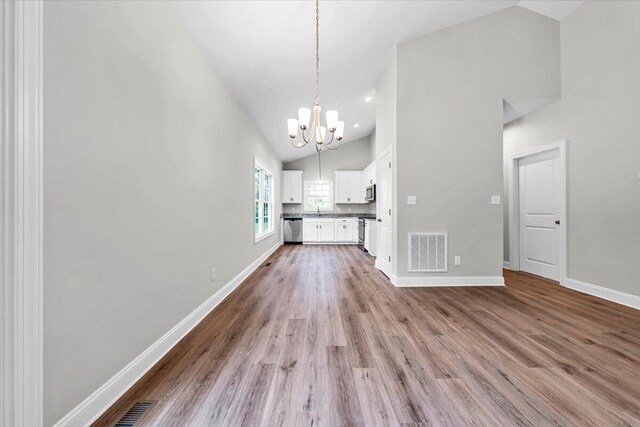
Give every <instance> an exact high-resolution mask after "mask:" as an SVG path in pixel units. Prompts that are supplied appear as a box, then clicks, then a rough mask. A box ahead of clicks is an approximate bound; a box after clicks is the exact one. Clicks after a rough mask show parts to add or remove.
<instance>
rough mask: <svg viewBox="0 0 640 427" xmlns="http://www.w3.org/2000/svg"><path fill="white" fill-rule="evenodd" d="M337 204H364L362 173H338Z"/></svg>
mask: <svg viewBox="0 0 640 427" xmlns="http://www.w3.org/2000/svg"><path fill="white" fill-rule="evenodd" d="M335 174H336V181H335V203H336V204H339V203H354V204H355V203H364V197H363V195H362V171H336V172H335Z"/></svg>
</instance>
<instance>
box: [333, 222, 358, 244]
mask: <svg viewBox="0 0 640 427" xmlns="http://www.w3.org/2000/svg"><path fill="white" fill-rule="evenodd" d="M336 242H341V243H357V242H358V219H357V218H337V219H336Z"/></svg>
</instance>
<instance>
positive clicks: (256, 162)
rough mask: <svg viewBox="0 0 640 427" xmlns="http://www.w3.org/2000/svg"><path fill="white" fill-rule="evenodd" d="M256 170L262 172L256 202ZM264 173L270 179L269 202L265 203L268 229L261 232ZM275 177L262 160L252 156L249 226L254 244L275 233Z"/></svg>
mask: <svg viewBox="0 0 640 427" xmlns="http://www.w3.org/2000/svg"><path fill="white" fill-rule="evenodd" d="M256 169H260V170H262V173H261V174H260V184H259V185H260V191H259V199H258V200H256V198H255V196H256V177H255V173H256ZM265 173H266V174H267V175H269V176H270V177H271V182H270V185H269V187H270V188H269V201H268V202H266V203H268V204H269V207H268V209H269V215H268V217H269V229H268V230H263V229H262V227H263V226H264V209H263V207H264V203H265V201H264V192H263V188H264V177H265ZM275 179H276V177H275V175H274V174H273V172H272V171H271V168H269V167H268V166H267V165H266V163H265V162H263V161H262V160H260V159H259V158H258V156H254V157H253V169H252V175H251V182H252V184H251V188H252V189H253V193H252V195H251V201H252V203H251V212H252V213H251V222H252V224H251V226H252V230H253V236H254V243H258V242H260V241H262V240H264V239H266V238H267V237H269V236H272V235H273V234H275V232H276V228H275V218H274V214H275V209H274V197H275V192H274V190H273V189H274V188H275ZM256 201H258V202H259V205H258V206H259V208H258V211H259V215H258V218H259V221H258V223H259V224H260V227H259V231H258V232H257V233H256V229H255V227H256V223H255V221H256V217H255V203H256Z"/></svg>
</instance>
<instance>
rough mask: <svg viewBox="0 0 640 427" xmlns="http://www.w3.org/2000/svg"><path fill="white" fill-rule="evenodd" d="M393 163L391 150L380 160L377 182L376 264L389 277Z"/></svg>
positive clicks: (391, 236) (391, 235)
mask: <svg viewBox="0 0 640 427" xmlns="http://www.w3.org/2000/svg"><path fill="white" fill-rule="evenodd" d="M391 166H392V163H391V151H389V153H387V154H386V155H384V156H383V157H382V158H381V159H380V160H379V161H378V184H377V188H376V190H377V193H378V194H377V195H376V196H377V197H376V199H377V203H378V208H379V210H378V256H377V258H376V265H377V266H378V268H379V269H380V271H382V272H383V273H384V274H386V275H387V277H391V273H392V271H391V252H392V239H393V229H392V228H391V227H392V216H391V214H392V213H391V206H392V202H393V198H392V195H391V191H392V188H393V187H392V179H393V174H392V171H393V169H392V167H391Z"/></svg>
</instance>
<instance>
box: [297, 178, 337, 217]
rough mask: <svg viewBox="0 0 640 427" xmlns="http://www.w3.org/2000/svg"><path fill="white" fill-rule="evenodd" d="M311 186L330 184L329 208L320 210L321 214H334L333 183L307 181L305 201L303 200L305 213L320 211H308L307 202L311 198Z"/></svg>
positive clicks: (305, 184) (305, 183)
mask: <svg viewBox="0 0 640 427" xmlns="http://www.w3.org/2000/svg"><path fill="white" fill-rule="evenodd" d="M311 184H328V185H329V207H328V208H324V209H320V212H333V200H334V197H333V196H334V194H333V191H334V188H333V181H325V180H322V181H305V182H304V199H303V200H302V203H303V205H302V209H303V211H304V212H317V211H318V209H307V200H308V198H309V185H311Z"/></svg>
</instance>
